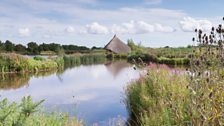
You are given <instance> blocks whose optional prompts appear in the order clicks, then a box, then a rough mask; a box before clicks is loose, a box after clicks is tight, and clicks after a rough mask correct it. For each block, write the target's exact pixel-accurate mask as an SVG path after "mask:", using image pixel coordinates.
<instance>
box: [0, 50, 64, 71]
mask: <svg viewBox="0 0 224 126" xmlns="http://www.w3.org/2000/svg"><path fill="white" fill-rule="evenodd" d="M63 66H64V60H63V58H62V57H57V58H52V59H45V58H40V57H34V58H27V57H24V56H22V55H18V54H15V53H1V54H0V73H10V72H33V71H47V70H50V69H57V68H59V67H63Z"/></svg>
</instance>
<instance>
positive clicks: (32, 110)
mask: <svg viewBox="0 0 224 126" xmlns="http://www.w3.org/2000/svg"><path fill="white" fill-rule="evenodd" d="M43 102H44V100H42V101H39V102H33V101H32V99H31V97H30V96H28V97H24V98H23V99H22V102H21V103H20V104H18V103H15V102H13V103H9V102H8V101H7V99H4V100H2V101H1V102H0V107H1V109H0V125H1V126H82V125H83V123H82V121H80V120H78V119H76V118H75V117H73V118H71V117H69V116H68V115H67V114H65V113H60V114H59V113H58V114H57V113H46V112H42V111H41V109H40V107H39V106H40V105H41V103H43Z"/></svg>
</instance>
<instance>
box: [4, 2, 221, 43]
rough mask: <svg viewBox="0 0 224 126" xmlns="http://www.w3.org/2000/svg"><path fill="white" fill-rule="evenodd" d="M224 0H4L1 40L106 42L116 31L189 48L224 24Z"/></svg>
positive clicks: (125, 36)
mask: <svg viewBox="0 0 224 126" xmlns="http://www.w3.org/2000/svg"><path fill="white" fill-rule="evenodd" d="M222 5H224V1H223V0H67V1H66V0H0V40H2V41H5V40H7V39H8V40H11V41H13V42H15V43H22V44H27V43H28V42H30V41H35V42H37V43H43V42H45V43H51V42H56V43H60V44H76V45H85V46H88V47H92V46H104V45H105V44H107V42H108V41H109V40H110V39H111V38H112V37H113V35H114V34H117V35H118V37H120V38H121V39H122V40H123V41H126V40H127V39H133V40H134V41H135V42H136V43H139V42H141V44H142V45H144V46H149V47H164V46H174V47H177V46H187V45H189V44H192V42H191V38H192V37H193V35H194V33H193V32H192V31H193V29H195V28H201V29H203V30H204V31H209V29H210V28H211V27H212V26H214V25H215V26H216V25H217V24H218V23H220V22H221V23H222V16H224V15H223V14H222V13H223V9H222V8H223V7H222Z"/></svg>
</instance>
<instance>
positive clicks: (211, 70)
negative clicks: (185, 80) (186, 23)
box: [187, 18, 224, 126]
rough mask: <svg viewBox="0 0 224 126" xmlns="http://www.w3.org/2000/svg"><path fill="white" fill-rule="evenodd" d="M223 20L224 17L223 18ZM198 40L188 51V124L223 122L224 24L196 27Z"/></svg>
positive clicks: (218, 123) (220, 123)
mask: <svg viewBox="0 0 224 126" xmlns="http://www.w3.org/2000/svg"><path fill="white" fill-rule="evenodd" d="M223 20H224V18H223ZM195 33H196V37H195V38H193V41H194V42H196V43H197V44H198V46H197V47H194V49H193V54H192V55H190V58H191V63H190V65H191V67H190V71H191V72H190V73H191V75H190V79H191V83H190V84H189V86H187V88H189V90H190V91H191V97H190V101H191V104H190V105H189V110H188V115H189V117H190V119H191V122H190V123H191V125H198V126H199V125H216V126H218V125H220V126H221V125H224V28H223V26H222V25H221V24H220V25H219V26H218V27H216V28H215V27H212V29H211V31H210V33H205V32H203V31H202V30H201V29H195Z"/></svg>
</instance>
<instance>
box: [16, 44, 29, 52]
mask: <svg viewBox="0 0 224 126" xmlns="http://www.w3.org/2000/svg"><path fill="white" fill-rule="evenodd" d="M15 51H16V52H19V53H24V52H26V47H25V46H23V45H22V44H17V45H16V46H15Z"/></svg>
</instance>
